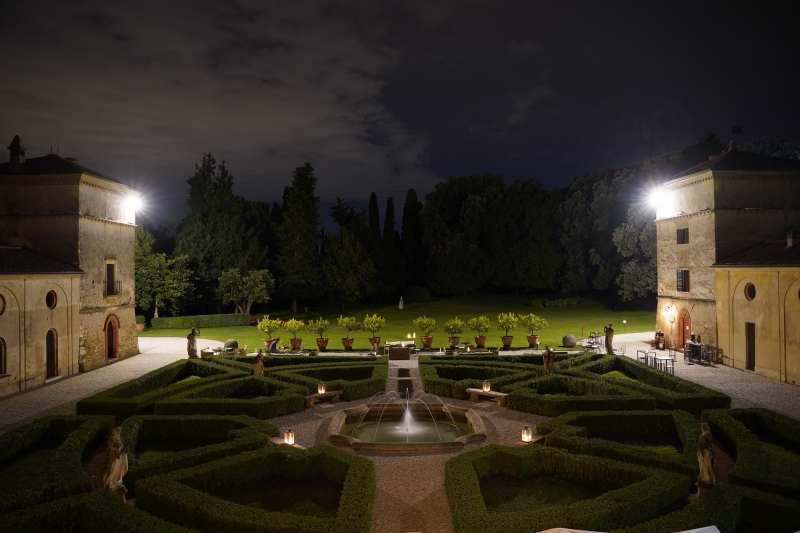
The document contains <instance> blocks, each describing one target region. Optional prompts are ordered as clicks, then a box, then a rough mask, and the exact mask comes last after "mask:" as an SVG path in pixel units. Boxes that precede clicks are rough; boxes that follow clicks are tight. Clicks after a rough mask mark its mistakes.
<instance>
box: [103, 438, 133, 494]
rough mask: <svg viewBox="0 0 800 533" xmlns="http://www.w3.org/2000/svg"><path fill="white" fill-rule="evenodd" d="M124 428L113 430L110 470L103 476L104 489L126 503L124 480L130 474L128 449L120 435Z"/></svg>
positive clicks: (109, 441) (110, 439)
mask: <svg viewBox="0 0 800 533" xmlns="http://www.w3.org/2000/svg"><path fill="white" fill-rule="evenodd" d="M121 431H122V428H119V427H116V428H114V429H112V430H111V437H110V438H109V440H108V468H107V469H106V474H105V475H104V476H103V488H104V489H105V490H107V491H108V492H110V493H111V494H113V495H114V496H117V497H118V498H120V499H121V500H122V501H123V502H124V501H125V493H127V492H128V489H126V488H125V485H123V484H122V478H123V477H125V474H127V473H128V447H127V446H125V442H123V440H122V436H121V435H120V433H121Z"/></svg>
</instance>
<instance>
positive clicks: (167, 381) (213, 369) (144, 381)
mask: <svg viewBox="0 0 800 533" xmlns="http://www.w3.org/2000/svg"><path fill="white" fill-rule="evenodd" d="M244 375H245V374H243V373H242V372H238V371H236V370H233V369H231V368H225V367H222V366H219V365H216V364H214V363H211V362H208V361H201V360H199V359H184V360H181V361H175V362H174V363H171V364H169V365H166V366H164V367H161V368H159V369H157V370H153V371H152V372H149V373H147V374H145V375H144V376H141V377H139V378H136V379H132V380H130V381H127V382H125V383H122V384H120V385H117V386H116V387H111V388H110V389H107V390H104V391H103V392H99V393H97V394H95V395H94V396H89V397H88V398H84V399H83V400H80V401H79V402H78V403H77V405H76V406H75V408H76V410H77V412H78V414H79V415H114V416H116V417H117V419H118V420H122V419H125V418H128V417H129V416H133V415H148V414H153V411H154V406H155V403H156V402H157V401H158V400H161V399H163V398H166V397H168V396H172V395H174V394H178V393H180V392H184V391H187V390H189V389H193V388H195V387H199V386H201V385H206V384H208V383H211V382H215V381H221V380H225V379H231V378H236V377H242V376H244ZM192 376H197V377H201V378H203V379H187V378H190V377H192Z"/></svg>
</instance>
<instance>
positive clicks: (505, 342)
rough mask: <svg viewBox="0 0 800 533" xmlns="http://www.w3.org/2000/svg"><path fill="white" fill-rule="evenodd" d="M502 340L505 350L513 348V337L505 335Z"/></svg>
mask: <svg viewBox="0 0 800 533" xmlns="http://www.w3.org/2000/svg"><path fill="white" fill-rule="evenodd" d="M500 338H501V339H503V348H511V343H512V342H514V336H513V335H503V336H502V337H500Z"/></svg>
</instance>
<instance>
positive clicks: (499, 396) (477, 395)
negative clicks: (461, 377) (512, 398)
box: [467, 389, 508, 407]
mask: <svg viewBox="0 0 800 533" xmlns="http://www.w3.org/2000/svg"><path fill="white" fill-rule="evenodd" d="M467 392H468V393H469V400H470V401H471V402H478V401H480V400H481V399H488V400H497V405H499V406H500V407H505V406H506V396H508V394H506V393H505V392H497V391H493V390H490V391H484V390H481V389H467Z"/></svg>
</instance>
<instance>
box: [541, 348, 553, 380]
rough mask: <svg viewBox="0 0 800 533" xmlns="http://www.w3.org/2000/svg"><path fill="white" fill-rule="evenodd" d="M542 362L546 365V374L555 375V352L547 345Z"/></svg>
mask: <svg viewBox="0 0 800 533" xmlns="http://www.w3.org/2000/svg"><path fill="white" fill-rule="evenodd" d="M542 362H543V363H544V373H545V374H552V373H553V351H552V350H551V349H550V347H549V346H547V345H545V347H544V352H542Z"/></svg>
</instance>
